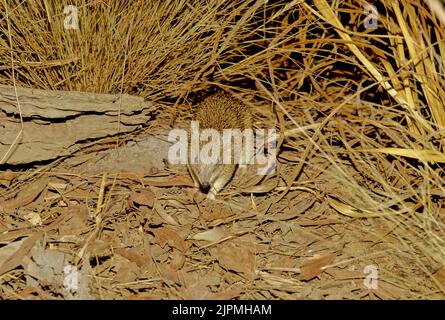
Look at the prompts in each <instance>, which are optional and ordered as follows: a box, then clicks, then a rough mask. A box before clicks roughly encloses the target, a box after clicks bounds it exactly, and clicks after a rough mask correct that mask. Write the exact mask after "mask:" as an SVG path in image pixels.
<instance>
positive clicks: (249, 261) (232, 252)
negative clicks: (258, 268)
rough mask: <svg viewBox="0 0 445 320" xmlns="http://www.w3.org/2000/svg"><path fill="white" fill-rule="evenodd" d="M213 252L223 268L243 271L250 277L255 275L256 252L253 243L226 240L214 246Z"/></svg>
mask: <svg viewBox="0 0 445 320" xmlns="http://www.w3.org/2000/svg"><path fill="white" fill-rule="evenodd" d="M211 252H212V255H214V256H215V257H216V258H217V259H218V261H219V263H220V265H221V266H222V267H223V268H225V269H228V270H232V271H235V272H238V273H242V274H244V275H245V276H246V277H248V278H253V277H254V268H255V254H254V252H253V249H252V245H247V244H246V243H243V242H239V243H236V242H229V243H227V242H225V243H223V244H220V245H218V246H216V247H215V248H213V249H212V250H211Z"/></svg>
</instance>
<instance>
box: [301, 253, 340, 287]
mask: <svg viewBox="0 0 445 320" xmlns="http://www.w3.org/2000/svg"><path fill="white" fill-rule="evenodd" d="M336 256H337V255H336V254H333V253H330V254H327V255H324V256H322V257H320V258H315V259H310V260H309V261H307V262H306V263H305V264H304V265H303V266H302V267H301V273H300V280H305V281H309V280H311V279H313V278H315V277H316V276H318V275H319V274H320V273H321V272H322V270H321V269H322V268H323V267H325V266H327V265H329V264H331V263H332V262H333V261H334V259H335V257H336Z"/></svg>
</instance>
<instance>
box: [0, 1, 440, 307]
mask: <svg viewBox="0 0 445 320" xmlns="http://www.w3.org/2000/svg"><path fill="white" fill-rule="evenodd" d="M375 2H376V3H375V6H376V9H377V11H378V13H379V16H378V25H377V28H376V29H372V28H368V29H366V28H365V27H364V22H365V21H366V19H367V18H369V16H368V15H367V14H366V13H365V11H364V7H365V6H366V5H367V3H366V2H365V1H352V0H344V1H340V2H335V7H333V6H334V5H333V4H329V3H328V2H327V1H326V0H314V1H313V3H309V2H307V1H298V0H297V1H291V2H289V1H275V2H273V3H266V2H264V3H263V2H262V1H216V0H215V1H214V0H210V1H193V2H192V3H191V2H189V1H143V0H141V1H131V2H130V3H128V2H127V1H110V2H87V1H79V2H78V4H77V6H78V8H79V21H80V28H79V30H64V28H63V7H64V6H65V5H66V4H68V3H67V2H64V1H62V2H55V3H51V4H48V2H42V3H40V2H34V1H19V0H14V1H8V2H6V1H5V2H3V3H1V4H0V12H6V14H7V15H6V16H3V17H2V18H1V19H0V26H1V30H2V31H0V42H1V43H0V61H1V63H2V66H0V82H1V83H3V84H11V85H12V84H16V85H23V86H30V87H36V88H44V89H65V90H86V91H95V92H125V93H133V94H138V95H142V96H145V97H147V99H150V100H154V101H159V102H163V103H165V104H167V105H169V106H172V105H174V106H177V105H178V104H179V102H183V101H184V98H186V97H187V95H188V94H189V93H192V92H193V93H194V92H198V91H200V90H203V89H208V88H210V87H211V86H213V85H217V86H220V87H223V88H225V89H228V90H232V91H234V92H237V93H238V94H239V96H240V97H242V98H243V99H244V100H246V101H248V102H249V103H251V104H253V105H255V106H257V108H258V112H262V111H264V110H270V111H272V112H273V113H274V115H275V117H276V119H277V124H275V122H272V121H271V122H270V123H264V126H276V127H277V128H278V129H279V130H280V132H281V133H283V134H285V133H289V132H290V131H291V130H293V129H296V128H298V127H306V128H309V129H307V130H303V131H302V132H303V133H302V134H299V135H288V138H287V139H284V140H280V141H279V142H280V147H281V148H280V150H281V151H280V155H279V166H278V173H277V175H276V176H273V177H269V181H273V185H274V187H273V188H269V189H268V190H270V191H269V192H268V194H267V195H268V198H269V199H265V197H264V195H261V196H258V198H257V201H258V202H259V203H260V204H261V203H262V204H268V205H267V206H266V205H264V206H265V207H267V208H272V209H274V210H276V211H273V212H270V213H269V212H268V211H267V210H269V209H267V210H266V212H267V213H268V214H271V215H272V216H273V214H276V213H277V212H279V210H284V211H285V210H292V209H293V207H286V206H289V204H290V203H292V201H291V200H292V199H293V197H297V196H298V195H300V194H303V193H304V194H306V195H307V194H310V195H311V196H313V197H314V198H316V199H317V201H319V203H320V208H324V209H323V210H324V211H322V212H323V215H324V214H327V213H332V212H331V211H334V212H336V214H337V215H338V213H340V214H341V216H340V217H339V219H340V218H341V219H343V220H341V223H342V224H341V226H337V223H338V221H336V222H335V223H333V225H332V226H331V225H330V224H329V226H328V227H326V228H332V229H330V231H332V230H334V231H335V232H334V233H335V234H336V235H338V236H339V238H340V240H339V239H337V238H335V239H336V240H333V239H331V238H325V239H324V240H323V239H322V240H323V241H324V242H323V245H324V246H332V248H331V249H332V250H338V251H343V252H346V253H347V254H345V255H343V256H342V258H344V260H340V261H336V262H335V263H332V264H330V265H329V266H328V267H338V266H341V265H342V264H347V263H349V262H351V261H353V262H354V263H357V264H359V265H363V264H364V265H369V264H370V263H375V264H377V265H378V266H379V270H380V279H381V281H382V282H384V283H386V284H390V285H391V286H393V288H395V287H396V288H398V289H400V291H397V290H394V291H393V292H392V295H391V294H388V295H386V296H385V295H383V294H382V293H381V294H380V295H378V294H376V296H377V297H378V298H382V297H383V298H388V297H389V298H396V297H399V298H411V299H414V298H443V297H444V296H445V281H444V277H443V274H444V273H445V243H444V239H445V183H444V168H443V164H444V162H445V154H444V150H443V143H444V139H445V109H444V105H445V92H444V88H445V62H444V57H445V20H444V18H443V17H444V12H445V11H444V10H443V6H442V5H441V4H440V2H439V1H434V0H430V1H427V2H426V3H423V2H417V1H409V0H398V1H392V0H391V1H390V0H379V1H375ZM430 6H431V7H430ZM431 8H434V10H432V9H431ZM192 96H193V95H192ZM259 106H262V107H259ZM260 109H261V110H260ZM159 112H160V113H164V114H163V116H173V115H172V114H171V113H174V112H175V109H174V108H171V107H170V108H162V109H160V111H159ZM314 124H316V126H313V125H314ZM314 128H315V129H314ZM0 156H1V155H0ZM267 182H268V180H266V181H262V183H264V184H267ZM269 185H270V184H268V186H269ZM262 190H265V189H262ZM253 194H254V193H253V192H252V195H251V196H252V197H253ZM252 201H253V200H252ZM267 201H270V202H267ZM259 206H260V205H259ZM329 208H330V209H329ZM272 209H271V210H272ZM332 209H333V210H332ZM320 210H321V209H320ZM329 210H331V211H329ZM318 218H319V217H318V216H317V219H318ZM271 219H272V218H271ZM328 220H329V219H327V220H326V221H328ZM323 221H324V220H323ZM326 221H324V223H326V224H328V223H327V222H326ZM329 221H330V220H329ZM304 223H306V225H307V226H311V227H313V231H314V232H315V234H317V237H318V238H317V239H319V238H323V237H322V236H320V234H323V235H324V233H318V231H319V229H318V226H320V225H321V224H319V225H318V226H317V224H315V225H314V226H312V225H310V224H309V223H308V222H307V221H306V222H304ZM304 223H303V224H300V226H304V225H305V224H304ZM257 227H258V226H255V228H253V229H252V230H249V231H247V232H248V233H249V232H250V233H254V232H259V230H258V229H256V228H257ZM305 230H306V229H305ZM323 232H325V231H323ZM326 232H327V231H326ZM239 234H242V232H240V233H239ZM320 241H321V240H320ZM359 242H360V247H358V246H354V243H359ZM195 254H196V255H197V256H196V257H195V259H196V260H198V261H206V259H207V258H205V257H204V256H200V255H199V254H202V253H201V252H196V253H195ZM265 256H266V255H265ZM265 256H261V257H260V258H263V259H264V260H267V259H266V258H265ZM260 258H259V259H258V261H261V259H260ZM200 259H202V260H200ZM209 263H211V262H209ZM328 267H327V268H328ZM270 270H272V269H270ZM275 271H276V270H275ZM258 274H262V275H263V277H265V276H264V274H265V272H263V271H261V272H260V273H258ZM269 275H270V277H271V278H270V279H269V280H271V279H272V276H271V274H269ZM272 280H273V281H272V283H281V284H282V285H284V284H289V282H288V279H287V278H286V279H285V276H283V277H278V276H275V275H274V276H273V279H272ZM280 281H281V282H280ZM266 282H267V281H266ZM268 283H269V284H270V283H271V281H269V282H268ZM299 285H300V283H299ZM301 286H302V287H298V290H300V289H301V291H303V289H304V288H305V289H307V290H309V288H307V287H305V285H304V284H301ZM276 287H277V288H275V290H278V291H279V288H278V287H279V286H278V285H277V286H276ZM315 287H316V288H322V287H323V279H321V280H320V282H315V283H312V287H311V288H310V289H311V290H312V289H313V290H315ZM265 288H266V287H264V286H263V287H262V286H261V285H258V287H254V286H253V285H252V286H251V287H249V289H250V290H252V293H245V295H244V296H241V297H244V298H245V297H248V298H257V297H263V298H264V297H268V296H266V295H264V294H263V293H261V295H260V292H262V290H266V289H265ZM293 288H294V287H293ZM294 289H295V288H294ZM294 289H293V290H294ZM402 289H403V290H402ZM270 290H271V292H272V291H273V290H272V289H270ZM289 290H290V289H289ZM289 290H286V293H282V295H280V294H279V293H277V292H274V293H272V294H271V296H270V297H275V298H276V297H281V298H283V297H292V296H288V293H289V292H292V291H289ZM402 291H403V292H402ZM394 292H397V293H394ZM401 292H402V293H401ZM407 292H409V293H407ZM345 296H346V297H349V298H369V297H370V298H375V296H373V295H372V294H369V293H365V294H363V293H361V294H357V295H354V293H353V291H351V292H350V293H348V294H346V293H345ZM312 297H313V296H312Z"/></svg>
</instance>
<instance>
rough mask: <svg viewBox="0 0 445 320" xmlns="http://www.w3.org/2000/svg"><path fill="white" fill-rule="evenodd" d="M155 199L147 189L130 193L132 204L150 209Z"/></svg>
mask: <svg viewBox="0 0 445 320" xmlns="http://www.w3.org/2000/svg"><path fill="white" fill-rule="evenodd" d="M155 197H156V196H155V194H154V193H153V191H151V190H148V189H145V190H142V191H140V192H132V193H131V200H133V202H134V203H136V204H138V205H142V206H148V207H150V208H152V207H153V203H154V199H155Z"/></svg>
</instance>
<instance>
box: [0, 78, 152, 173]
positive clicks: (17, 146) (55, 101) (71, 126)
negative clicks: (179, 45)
mask: <svg viewBox="0 0 445 320" xmlns="http://www.w3.org/2000/svg"><path fill="white" fill-rule="evenodd" d="M154 110H155V106H154V105H153V104H152V103H150V102H147V101H144V99H143V98H142V97H137V96H130V95H128V94H123V95H120V94H98V93H89V92H77V91H50V90H40V89H29V88H21V87H17V88H14V87H12V86H5V85H0V165H2V164H12V165H17V164H27V163H31V162H36V161H46V160H52V159H56V158H57V157H60V156H65V155H69V154H71V153H72V152H74V151H75V150H77V149H78V148H79V147H80V146H81V145H80V143H79V142H81V141H85V140H89V139H99V138H104V137H110V136H113V135H116V134H119V133H128V132H131V131H133V130H135V129H136V128H138V127H139V126H140V125H142V124H144V123H146V122H147V121H148V120H149V119H150V118H151V115H152V113H153V111H154ZM20 119H22V121H23V126H22V121H21V120H20Z"/></svg>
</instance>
